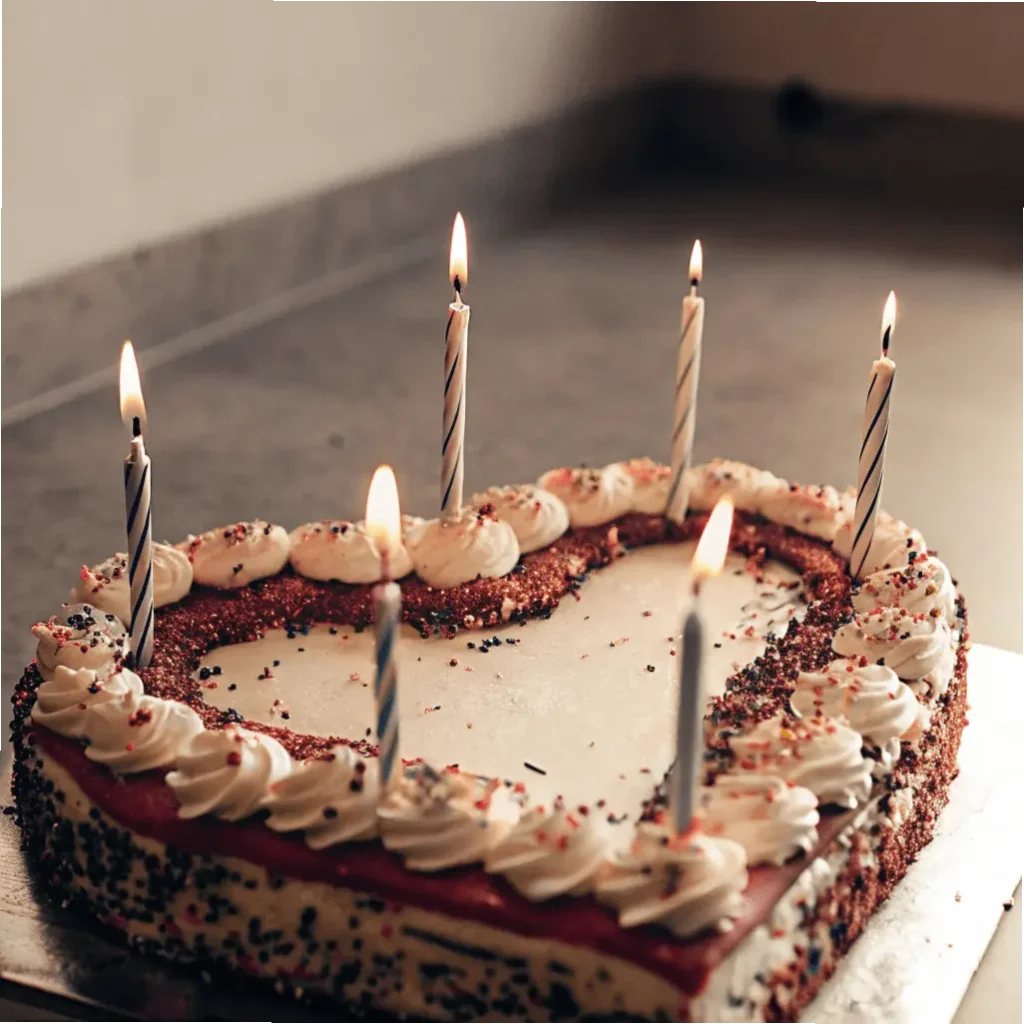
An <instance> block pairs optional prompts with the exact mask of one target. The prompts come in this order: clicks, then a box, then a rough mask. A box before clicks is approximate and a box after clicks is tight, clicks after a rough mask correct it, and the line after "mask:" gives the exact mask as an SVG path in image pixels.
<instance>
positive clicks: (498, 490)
mask: <svg viewBox="0 0 1024 1024" xmlns="http://www.w3.org/2000/svg"><path fill="white" fill-rule="evenodd" d="M472 504H473V507H474V508H476V509H477V510H478V511H485V512H489V513H493V514H494V516H495V517H496V518H497V519H500V520H501V521H502V522H504V523H508V525H509V526H511V527H512V530H513V532H514V533H515V535H516V540H518V541H519V550H520V552H521V553H522V554H524V555H526V554H529V553H530V552H531V551H537V550H539V549H540V548H546V547H548V546H549V545H551V544H554V542H555V541H556V540H558V538H559V537H561V536H562V534H563V533H565V531H566V530H568V529H569V512H568V509H566V507H565V504H564V502H563V501H562V499H561V498H559V497H557V496H556V495H554V494H552V493H551V492H550V491H545V490H543V489H542V488H540V487H534V486H533V485H532V484H521V485H519V486H518V487H491V488H488V489H487V490H486V491H482V492H481V493H480V494H474V495H473V501H472Z"/></svg>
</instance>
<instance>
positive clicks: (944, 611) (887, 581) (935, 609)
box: [853, 555, 956, 626]
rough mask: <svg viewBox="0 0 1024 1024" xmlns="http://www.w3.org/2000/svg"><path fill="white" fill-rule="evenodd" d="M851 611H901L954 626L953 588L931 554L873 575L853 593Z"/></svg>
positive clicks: (954, 588) (951, 581)
mask: <svg viewBox="0 0 1024 1024" xmlns="http://www.w3.org/2000/svg"><path fill="white" fill-rule="evenodd" d="M853 607H854V610H855V611H857V612H859V613H860V614H862V615H866V614H869V613H870V612H872V611H874V610H875V609H876V608H905V609H906V610H907V611H908V612H910V613H911V614H912V615H930V616H932V617H933V618H942V619H945V621H946V622H947V624H948V625H950V626H952V625H954V624H955V623H956V587H955V585H954V584H953V579H952V577H951V576H950V575H949V570H948V569H947V568H946V566H945V565H944V564H943V563H942V562H940V561H939V560H938V559H937V558H935V557H934V556H932V555H923V556H921V557H918V558H915V559H914V560H913V561H912V562H911V563H910V564H909V565H905V566H900V567H898V568H895V569H880V570H878V571H877V572H873V573H871V574H870V575H868V576H867V577H865V579H864V580H863V582H862V583H861V584H860V586H859V587H857V588H856V589H855V590H854V592H853Z"/></svg>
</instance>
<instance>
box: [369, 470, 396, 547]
mask: <svg viewBox="0 0 1024 1024" xmlns="http://www.w3.org/2000/svg"><path fill="white" fill-rule="evenodd" d="M366 532H367V533H368V534H369V535H370V536H371V537H372V538H373V540H374V543H376V545H377V548H378V549H379V550H380V551H381V552H389V551H391V550H393V549H394V548H397V547H398V545H399V544H400V543H401V539H402V512H401V508H400V507H399V504H398V484H397V482H396V481H395V473H394V470H393V469H392V468H391V467H390V466H378V467H377V469H376V471H375V472H374V474H373V479H372V480H371V481H370V493H369V494H368V495H367V496H366Z"/></svg>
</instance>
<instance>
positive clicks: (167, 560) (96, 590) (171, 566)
mask: <svg viewBox="0 0 1024 1024" xmlns="http://www.w3.org/2000/svg"><path fill="white" fill-rule="evenodd" d="M191 589H192V563H191V562H189V560H188V555H186V554H185V552H183V551H179V550H178V549H177V548H175V547H171V545H170V544H154V545H153V601H154V603H155V604H156V607H157V608H162V607H163V606H164V605H167V604H174V602H175V601H180V600H181V599H182V598H183V597H184V596H185V595H186V594H187V593H188V592H189V590H191ZM71 600H72V601H86V602H88V603H89V604H91V605H93V606H94V607H96V608H99V609H100V610H101V611H105V612H113V613H114V614H115V615H116V616H117V617H118V618H119V619H120V620H121V621H122V622H123V623H124V624H125V625H127V624H128V622H129V620H130V618H131V614H132V612H131V602H132V588H131V581H130V580H129V577H128V556H127V555H125V554H122V553H119V554H116V555H111V557H110V558H108V559H107V560H106V561H105V562H100V564H99V565H94V566H93V567H92V568H91V569H89V568H88V567H86V566H84V565H83V566H82V572H81V576H80V578H79V580H78V583H77V584H76V585H75V586H74V587H73V588H72V590H71Z"/></svg>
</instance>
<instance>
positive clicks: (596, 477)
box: [537, 462, 633, 527]
mask: <svg viewBox="0 0 1024 1024" xmlns="http://www.w3.org/2000/svg"><path fill="white" fill-rule="evenodd" d="M537 486H538V487H540V488H542V489H543V490H545V491H549V492H550V493H551V494H554V495H555V496H556V497H558V498H560V499H561V501H562V503H563V504H564V505H565V507H566V509H568V512H569V522H570V524H571V525H572V526H577V527H579V526H602V525H604V524H605V523H610V522H611V521H612V520H613V519H618V518H619V517H620V516H624V515H625V514H626V513H627V512H632V511H633V480H632V477H631V476H630V475H629V474H628V473H627V472H626V471H625V469H623V467H622V464H621V463H618V462H613V463H612V464H611V465H609V466H605V467H604V468H603V469H552V470H549V471H548V472H547V473H545V474H544V475H543V476H542V477H541V478H540V479H539V480H538V481H537Z"/></svg>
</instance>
